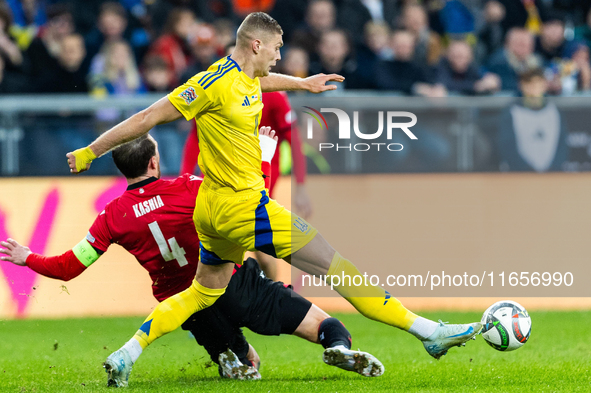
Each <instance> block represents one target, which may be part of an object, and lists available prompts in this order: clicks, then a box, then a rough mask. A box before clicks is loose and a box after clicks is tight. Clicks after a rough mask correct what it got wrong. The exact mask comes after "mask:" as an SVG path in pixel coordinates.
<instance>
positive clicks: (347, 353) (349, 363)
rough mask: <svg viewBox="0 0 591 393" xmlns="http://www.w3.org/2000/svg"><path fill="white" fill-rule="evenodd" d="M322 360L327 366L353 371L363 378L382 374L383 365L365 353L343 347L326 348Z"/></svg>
mask: <svg viewBox="0 0 591 393" xmlns="http://www.w3.org/2000/svg"><path fill="white" fill-rule="evenodd" d="M322 360H323V361H324V363H326V364H328V365H329V366H336V367H338V368H342V369H343V370H347V371H354V372H356V373H357V374H361V375H363V376H364V377H379V376H380V375H382V374H383V373H384V370H385V369H384V365H383V364H382V363H381V362H380V361H379V360H378V359H377V358H376V357H375V356H373V355H371V354H369V353H367V352H361V351H354V350H352V349H348V348H347V347H345V346H344V345H337V346H336V347H332V348H326V349H325V350H324V354H323V355H322Z"/></svg>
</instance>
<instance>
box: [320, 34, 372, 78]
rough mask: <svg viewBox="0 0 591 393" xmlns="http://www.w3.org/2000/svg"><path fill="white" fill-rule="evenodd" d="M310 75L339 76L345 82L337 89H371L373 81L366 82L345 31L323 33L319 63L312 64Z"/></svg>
mask: <svg viewBox="0 0 591 393" xmlns="http://www.w3.org/2000/svg"><path fill="white" fill-rule="evenodd" d="M309 73H310V75H314V74H319V73H325V74H333V73H335V74H339V75H342V76H344V77H345V81H344V82H342V83H339V84H337V88H345V89H371V88H372V85H371V81H369V80H366V79H365V78H364V77H363V74H362V73H361V70H359V67H358V63H357V61H356V59H355V57H354V56H353V55H352V51H351V43H350V42H349V37H348V36H347V33H346V32H345V31H344V30H332V31H327V32H325V33H322V35H321V36H320V41H319V43H318V61H314V62H311V63H310V72H309Z"/></svg>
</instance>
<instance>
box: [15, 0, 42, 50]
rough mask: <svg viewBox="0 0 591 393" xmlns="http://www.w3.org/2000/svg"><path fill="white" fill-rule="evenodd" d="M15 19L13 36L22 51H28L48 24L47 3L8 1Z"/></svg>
mask: <svg viewBox="0 0 591 393" xmlns="http://www.w3.org/2000/svg"><path fill="white" fill-rule="evenodd" d="M6 4H8V7H9V8H10V11H11V13H12V18H13V21H12V22H13V25H12V26H11V28H10V33H11V35H12V36H13V37H14V38H15V39H16V42H17V44H18V46H19V48H20V49H21V50H23V51H24V50H26V49H27V48H28V47H29V45H30V44H31V42H32V41H33V39H34V38H35V36H36V35H37V32H38V30H39V28H40V27H41V26H43V25H44V24H45V23H46V22H47V15H46V13H45V2H43V1H38V0H6Z"/></svg>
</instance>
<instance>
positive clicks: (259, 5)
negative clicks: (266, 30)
mask: <svg viewBox="0 0 591 393" xmlns="http://www.w3.org/2000/svg"><path fill="white" fill-rule="evenodd" d="M274 6H275V0H232V10H233V11H234V14H236V16H238V18H241V19H243V18H245V17H246V15H248V14H250V13H251V12H257V11H262V12H267V13H269V11H271V9H272V8H273V7H274Z"/></svg>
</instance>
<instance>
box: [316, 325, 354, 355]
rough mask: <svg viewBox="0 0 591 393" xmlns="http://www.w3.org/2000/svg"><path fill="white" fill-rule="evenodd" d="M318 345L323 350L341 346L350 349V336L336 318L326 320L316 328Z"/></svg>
mask: <svg viewBox="0 0 591 393" xmlns="http://www.w3.org/2000/svg"><path fill="white" fill-rule="evenodd" d="M318 337H319V338H320V344H322V346H323V347H324V348H332V347H335V346H337V345H343V346H345V347H346V348H348V349H351V334H350V333H349V331H348V330H347V328H346V327H345V325H343V323H342V322H341V321H339V320H338V319H336V318H327V319H325V320H324V321H322V323H321V324H320V326H319V327H318Z"/></svg>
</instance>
